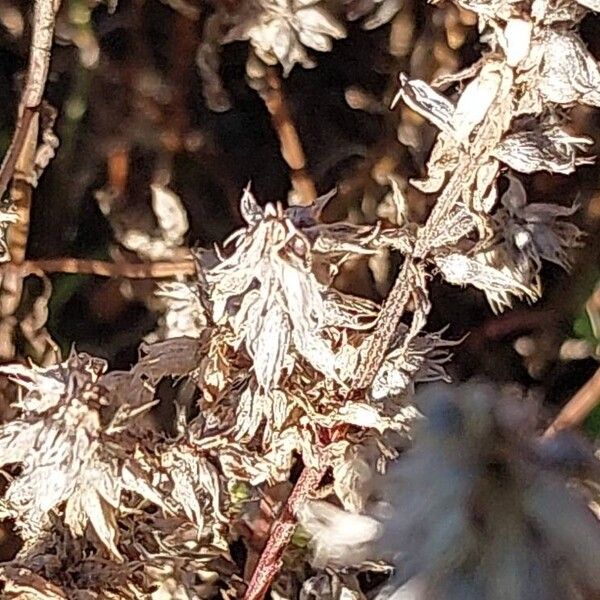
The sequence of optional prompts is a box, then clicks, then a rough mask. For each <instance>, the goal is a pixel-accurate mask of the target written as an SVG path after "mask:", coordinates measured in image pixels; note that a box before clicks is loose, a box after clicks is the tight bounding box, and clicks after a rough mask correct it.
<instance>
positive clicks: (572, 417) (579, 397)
mask: <svg viewBox="0 0 600 600" xmlns="http://www.w3.org/2000/svg"><path fill="white" fill-rule="evenodd" d="M598 404H600V368H599V369H598V370H597V371H596V372H595V373H594V374H593V375H592V376H591V377H590V379H589V380H588V381H587V382H586V383H585V384H584V385H583V387H581V388H580V389H579V391H578V392H577V393H576V394H575V395H574V396H573V397H572V398H571V399H570V400H569V401H568V402H567V404H566V405H565V406H563V408H562V410H561V411H560V412H559V413H558V416H557V417H556V418H555V419H554V421H552V423H551V425H550V427H548V429H546V431H545V432H544V437H551V436H553V435H555V434H556V433H558V432H559V431H561V430H562V429H569V428H571V427H576V426H577V425H580V424H581V423H583V421H585V419H586V417H587V416H588V415H589V414H590V413H591V412H592V410H594V408H596V406H598Z"/></svg>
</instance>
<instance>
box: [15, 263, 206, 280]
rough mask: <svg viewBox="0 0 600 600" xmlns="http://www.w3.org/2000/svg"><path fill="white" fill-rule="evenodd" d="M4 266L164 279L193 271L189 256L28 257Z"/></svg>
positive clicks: (38, 271) (29, 272)
mask: <svg viewBox="0 0 600 600" xmlns="http://www.w3.org/2000/svg"><path fill="white" fill-rule="evenodd" d="M5 267H8V268H10V269H11V270H16V271H17V272H18V273H19V274H21V275H22V276H23V277H25V276H27V275H39V274H43V273H74V274H78V275H97V276H99V277H125V278H127V279H164V278H167V277H175V276H178V275H193V274H194V273H195V272H196V268H195V266H194V262H193V261H192V260H191V259H190V260H182V261H178V262H168V261H162V262H152V263H112V262H108V261H104V260H88V259H82V258H50V259H45V260H27V261H25V262H23V263H22V264H15V263H8V264H7V265H5Z"/></svg>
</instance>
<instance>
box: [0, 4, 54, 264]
mask: <svg viewBox="0 0 600 600" xmlns="http://www.w3.org/2000/svg"><path fill="white" fill-rule="evenodd" d="M59 8H60V0H35V4H34V12H33V33H32V36H31V44H30V53H29V65H28V68H27V82H26V84H25V89H24V90H23V96H22V98H21V104H20V107H19V116H18V119H17V125H16V128H15V133H14V136H13V139H12V142H11V144H10V146H9V148H8V151H7V153H6V156H5V157H4V160H3V162H2V166H1V167H0V197H2V196H3V195H4V193H5V192H6V189H7V188H8V185H9V184H10V181H11V180H12V178H13V176H14V175H15V174H16V173H15V172H16V171H18V174H19V175H21V177H20V179H21V178H22V181H19V182H16V185H15V190H14V192H15V193H14V196H15V198H14V200H15V203H16V205H17V212H18V217H19V218H18V220H17V222H16V223H15V224H14V225H13V226H12V227H11V228H10V230H9V236H8V240H9V254H10V256H11V259H12V260H13V261H16V262H22V261H23V260H25V249H26V246H27V237H28V234H29V218H30V217H29V213H30V208H31V186H30V184H29V183H28V180H29V177H31V175H32V173H33V168H34V163H35V146H36V144H37V133H38V120H39V119H38V110H39V107H40V105H41V103H42V98H43V95H44V88H45V87H46V80H47V78H48V71H49V69H50V56H51V49H52V41H53V39H54V25H55V21H56V13H57V12H58V9H59ZM28 146H29V147H30V151H29V152H27V155H26V156H24V150H25V149H26V148H27V147H28Z"/></svg>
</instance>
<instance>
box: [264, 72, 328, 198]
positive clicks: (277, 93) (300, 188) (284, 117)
mask: <svg viewBox="0 0 600 600" xmlns="http://www.w3.org/2000/svg"><path fill="white" fill-rule="evenodd" d="M266 83H267V90H266V91H265V93H264V94H263V99H264V101H265V104H266V106H267V109H268V111H269V113H270V114H271V120H272V122H273V126H274V127H275V131H276V132H277V136H278V137H279V141H280V143H281V155H282V156H283V159H284V160H285V162H286V163H287V164H288V165H289V167H290V169H291V170H292V172H291V176H290V177H291V180H292V186H293V187H294V190H295V192H296V194H297V195H298V204H300V205H302V206H310V205H311V204H312V203H313V202H314V201H315V198H316V197H317V190H316V188H315V184H314V182H313V180H312V179H311V177H310V175H309V174H308V172H307V170H306V157H305V155H304V150H303V149H302V144H301V143H300V138H299V136H298V132H297V130H296V127H295V125H294V122H293V120H292V116H291V114H290V110H289V107H288V105H287V103H286V101H285V96H284V95H283V91H282V89H281V80H280V78H279V75H278V74H277V71H276V70H275V69H274V68H272V67H270V68H268V69H267V75H266Z"/></svg>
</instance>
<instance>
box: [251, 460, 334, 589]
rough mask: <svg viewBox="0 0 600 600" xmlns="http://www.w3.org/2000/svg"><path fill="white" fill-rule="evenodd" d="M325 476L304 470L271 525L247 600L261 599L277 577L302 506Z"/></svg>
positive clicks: (312, 470) (307, 469)
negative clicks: (297, 514)
mask: <svg viewBox="0 0 600 600" xmlns="http://www.w3.org/2000/svg"><path fill="white" fill-rule="evenodd" d="M324 474H325V469H323V470H317V469H309V468H307V467H305V468H304V470H303V471H302V473H301V474H300V477H299V478H298V481H297V482H296V485H295V486H294V489H293V490H292V493H291V494H290V495H289V497H288V499H287V502H286V503H285V506H284V507H283V510H282V511H281V514H280V515H279V517H278V518H277V520H276V521H275V522H274V523H273V525H272V526H271V531H270V532H269V538H268V541H267V545H266V546H265V548H264V550H263V552H262V554H261V555H260V559H259V561H258V564H257V565H256V568H255V569H254V573H253V574H252V579H251V580H250V583H249V584H248V589H247V590H246V593H245V595H244V600H262V598H264V596H265V594H266V593H267V591H268V589H269V586H270V585H271V584H272V583H273V580H274V579H275V576H276V575H277V573H278V572H279V569H281V565H282V562H283V561H282V558H283V553H284V552H285V549H286V547H287V545H288V544H289V543H290V540H291V539H292V536H293V534H294V530H295V528H296V513H297V511H298V508H299V507H300V505H301V503H302V502H304V501H305V500H306V499H307V497H308V496H310V494H311V493H312V492H313V491H314V490H315V489H316V488H317V487H318V485H319V483H321V479H323V475H324Z"/></svg>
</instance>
